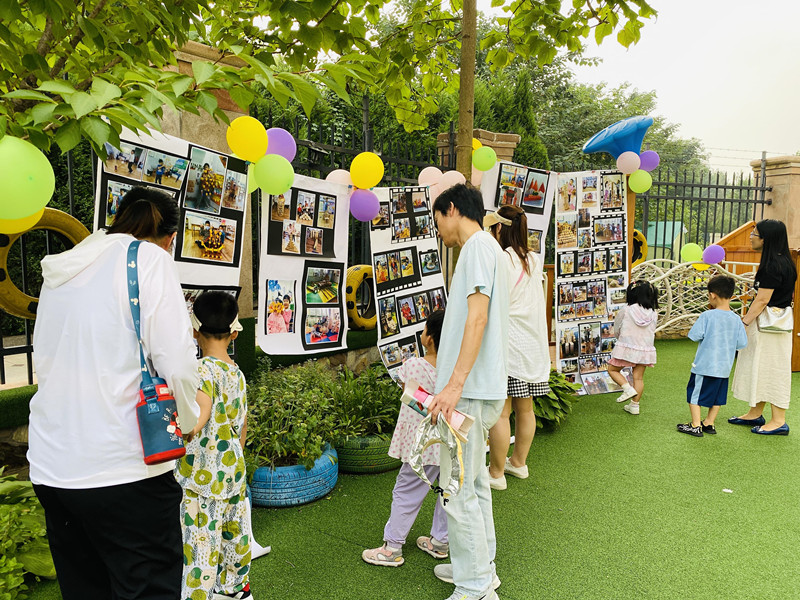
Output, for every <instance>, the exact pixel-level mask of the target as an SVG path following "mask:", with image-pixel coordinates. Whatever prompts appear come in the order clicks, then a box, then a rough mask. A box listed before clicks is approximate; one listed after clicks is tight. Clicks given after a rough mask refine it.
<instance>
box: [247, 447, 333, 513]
mask: <svg viewBox="0 0 800 600" xmlns="http://www.w3.org/2000/svg"><path fill="white" fill-rule="evenodd" d="M337 462H338V460H337V456H336V450H334V449H333V448H331V447H330V446H326V447H325V450H324V452H323V453H322V456H320V457H319V458H318V459H317V460H316V461H315V462H314V466H312V467H311V468H310V469H306V467H305V466H304V465H291V466H286V467H274V468H272V467H258V468H257V469H256V470H255V472H254V473H253V478H252V479H251V481H250V491H251V494H252V496H251V498H252V502H253V506H265V507H272V508H280V507H286V506H296V505H298V504H306V503H308V502H313V501H314V500H317V499H319V498H322V497H323V496H325V495H326V494H328V493H329V492H330V491H331V490H332V489H333V488H334V487H335V486H336V481H337V480H338V478H339V469H338V466H337Z"/></svg>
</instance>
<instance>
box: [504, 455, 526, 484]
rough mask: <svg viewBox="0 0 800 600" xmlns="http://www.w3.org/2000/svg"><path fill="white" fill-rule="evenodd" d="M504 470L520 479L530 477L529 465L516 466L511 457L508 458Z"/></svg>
mask: <svg viewBox="0 0 800 600" xmlns="http://www.w3.org/2000/svg"><path fill="white" fill-rule="evenodd" d="M503 470H504V471H505V472H506V473H508V474H509V475H513V476H514V477H517V478H518V479H527V478H528V465H522V466H521V467H515V466H514V465H512V464H511V459H510V458H506V466H505V467H504V468H503Z"/></svg>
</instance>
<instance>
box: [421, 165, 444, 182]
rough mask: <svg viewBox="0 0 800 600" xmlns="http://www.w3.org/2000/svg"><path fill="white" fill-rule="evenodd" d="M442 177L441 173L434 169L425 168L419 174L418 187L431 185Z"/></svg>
mask: <svg viewBox="0 0 800 600" xmlns="http://www.w3.org/2000/svg"><path fill="white" fill-rule="evenodd" d="M441 177H442V172H441V171H440V170H439V169H437V168H436V167H425V168H424V169H422V171H420V172H419V177H418V178H417V182H418V183H419V184H420V185H433V184H434V183H436V182H437V181H439V179H441Z"/></svg>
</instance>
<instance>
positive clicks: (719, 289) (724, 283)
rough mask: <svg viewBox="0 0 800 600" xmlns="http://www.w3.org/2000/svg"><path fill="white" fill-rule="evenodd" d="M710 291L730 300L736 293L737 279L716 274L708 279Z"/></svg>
mask: <svg viewBox="0 0 800 600" xmlns="http://www.w3.org/2000/svg"><path fill="white" fill-rule="evenodd" d="M708 291H709V292H711V293H712V294H716V295H717V296H719V297H720V298H722V299H723V300H730V299H731V298H733V295H734V294H735V293H736V280H735V279H734V278H733V277H728V276H727V275H714V277H712V278H711V279H709V280H708Z"/></svg>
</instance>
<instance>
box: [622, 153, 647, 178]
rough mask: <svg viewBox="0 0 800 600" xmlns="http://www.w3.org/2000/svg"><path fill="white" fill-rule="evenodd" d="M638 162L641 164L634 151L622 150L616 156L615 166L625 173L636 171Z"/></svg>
mask: <svg viewBox="0 0 800 600" xmlns="http://www.w3.org/2000/svg"><path fill="white" fill-rule="evenodd" d="M640 164H642V159H641V158H639V155H638V154H636V152H630V151H628V152H623V153H622V154H620V155H619V156H618V157H617V168H618V169H619V170H620V171H622V172H623V173H624V174H625V175H630V174H631V173H633V172H634V171H638V170H639V165H640Z"/></svg>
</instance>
